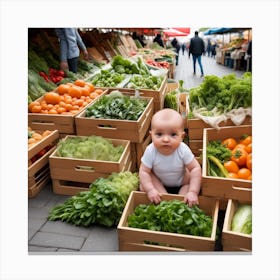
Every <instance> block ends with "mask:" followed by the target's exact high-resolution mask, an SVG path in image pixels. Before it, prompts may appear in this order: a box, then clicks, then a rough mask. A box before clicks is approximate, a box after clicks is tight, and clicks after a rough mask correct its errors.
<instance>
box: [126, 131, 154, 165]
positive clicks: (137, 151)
mask: <svg viewBox="0 0 280 280" xmlns="http://www.w3.org/2000/svg"><path fill="white" fill-rule="evenodd" d="M151 142H152V137H151V135H150V133H149V132H147V134H146V136H145V138H144V139H143V141H142V142H141V143H131V154H132V161H133V162H135V169H136V170H137V169H139V168H140V164H141V158H142V156H143V154H144V152H145V149H146V148H147V146H148V145H149V144H150V143H151Z"/></svg>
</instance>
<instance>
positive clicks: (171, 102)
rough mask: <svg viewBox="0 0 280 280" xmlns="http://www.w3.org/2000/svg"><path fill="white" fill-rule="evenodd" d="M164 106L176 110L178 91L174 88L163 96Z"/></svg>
mask: <svg viewBox="0 0 280 280" xmlns="http://www.w3.org/2000/svg"><path fill="white" fill-rule="evenodd" d="M163 106H164V108H171V109H174V110H176V111H177V110H178V106H179V104H178V92H177V91H176V90H172V91H171V92H169V93H168V94H166V95H165V97H164V105H163Z"/></svg>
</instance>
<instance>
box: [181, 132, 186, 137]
mask: <svg viewBox="0 0 280 280" xmlns="http://www.w3.org/2000/svg"><path fill="white" fill-rule="evenodd" d="M181 135H182V139H184V137H185V135H186V132H185V131H182V134H181Z"/></svg>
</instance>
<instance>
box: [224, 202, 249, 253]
mask: <svg viewBox="0 0 280 280" xmlns="http://www.w3.org/2000/svg"><path fill="white" fill-rule="evenodd" d="M239 203H245V204H251V203H250V202H246V201H245V202H244V201H242V202H240V201H237V200H232V199H229V200H228V204H227V209H226V214H225V219H224V225H223V231H222V245H223V251H245V252H248V251H249V252H250V251H252V234H244V233H239V232H234V231H232V230H231V223H232V219H233V216H234V214H235V212H236V210H237V208H238V205H239Z"/></svg>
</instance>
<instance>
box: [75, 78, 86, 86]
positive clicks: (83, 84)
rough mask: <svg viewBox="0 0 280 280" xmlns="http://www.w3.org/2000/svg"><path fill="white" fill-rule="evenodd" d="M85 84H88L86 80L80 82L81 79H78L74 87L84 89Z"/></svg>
mask: <svg viewBox="0 0 280 280" xmlns="http://www.w3.org/2000/svg"><path fill="white" fill-rule="evenodd" d="M85 84H86V82H85V81H84V80H80V79H78V80H76V81H75V82H74V85H76V86H79V87H84V86H85Z"/></svg>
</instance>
